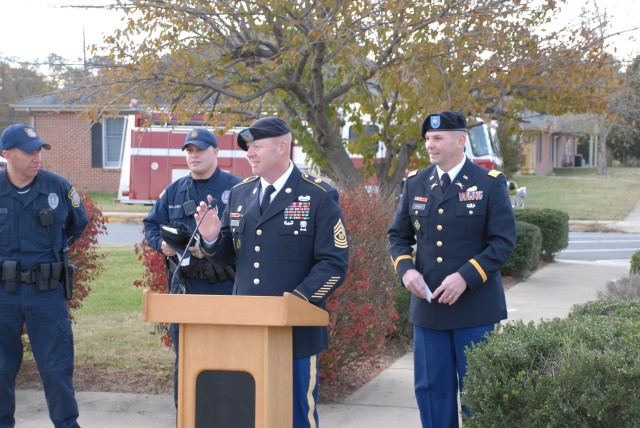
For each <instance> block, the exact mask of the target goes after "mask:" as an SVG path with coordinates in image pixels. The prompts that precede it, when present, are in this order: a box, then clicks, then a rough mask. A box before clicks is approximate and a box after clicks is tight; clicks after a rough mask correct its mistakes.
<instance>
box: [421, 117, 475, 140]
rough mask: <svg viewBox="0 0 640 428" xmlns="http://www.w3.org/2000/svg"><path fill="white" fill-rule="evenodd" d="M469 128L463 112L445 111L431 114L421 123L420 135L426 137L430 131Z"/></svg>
mask: <svg viewBox="0 0 640 428" xmlns="http://www.w3.org/2000/svg"><path fill="white" fill-rule="evenodd" d="M465 129H467V120H466V119H465V118H464V116H463V115H462V113H460V112H457V111H450V110H447V111H443V112H441V113H436V114H430V115H429V116H427V118H426V119H425V120H423V121H422V125H420V136H421V137H422V138H426V137H425V134H426V133H427V132H429V131H464V130H465Z"/></svg>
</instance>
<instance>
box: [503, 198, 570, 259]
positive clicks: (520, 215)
mask: <svg viewBox="0 0 640 428" xmlns="http://www.w3.org/2000/svg"><path fill="white" fill-rule="evenodd" d="M514 215H515V217H516V220H520V221H526V222H527V223H531V224H535V225H536V226H538V227H539V228H540V232H541V233H542V253H541V257H542V258H543V259H544V260H547V261H552V260H553V256H554V254H555V253H557V252H558V251H561V250H564V249H565V248H567V246H569V215H568V214H567V213H565V212H564V211H559V210H554V209H550V208H539V209H533V208H524V209H521V210H515V211H514Z"/></svg>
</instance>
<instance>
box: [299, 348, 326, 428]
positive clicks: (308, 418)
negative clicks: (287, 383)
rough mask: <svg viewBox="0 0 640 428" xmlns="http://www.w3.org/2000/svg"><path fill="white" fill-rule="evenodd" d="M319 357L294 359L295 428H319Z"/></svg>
mask: <svg viewBox="0 0 640 428" xmlns="http://www.w3.org/2000/svg"><path fill="white" fill-rule="evenodd" d="M319 380H320V378H319V375H318V356H317V355H312V356H310V357H305V358H294V359H293V428H317V427H319V426H320V425H319V423H318V408H317V406H316V403H317V402H318V390H319Z"/></svg>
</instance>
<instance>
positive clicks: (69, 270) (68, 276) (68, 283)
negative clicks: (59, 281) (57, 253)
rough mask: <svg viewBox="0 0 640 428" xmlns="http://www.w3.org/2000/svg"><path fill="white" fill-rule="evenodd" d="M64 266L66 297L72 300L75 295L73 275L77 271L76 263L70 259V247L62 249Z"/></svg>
mask: <svg viewBox="0 0 640 428" xmlns="http://www.w3.org/2000/svg"><path fill="white" fill-rule="evenodd" d="M62 267H63V272H62V273H63V282H64V297H65V298H66V299H67V300H71V298H72V297H73V275H74V274H75V272H76V265H74V264H73V263H71V260H70V259H69V248H68V247H67V248H63V249H62Z"/></svg>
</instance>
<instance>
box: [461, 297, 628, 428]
mask: <svg viewBox="0 0 640 428" xmlns="http://www.w3.org/2000/svg"><path fill="white" fill-rule="evenodd" d="M467 357H468V372H467V377H466V380H465V384H464V391H463V394H462V402H463V403H464V404H466V405H467V406H468V407H469V409H470V410H471V412H472V413H473V418H471V419H468V420H466V421H465V427H491V428H500V427H504V428H507V427H509V428H511V427H612V428H613V427H635V426H638V421H640V301H638V300H635V301H627V302H623V301H596V302H590V303H588V304H585V305H582V306H579V307H576V308H574V311H573V312H572V313H571V314H569V316H568V317H567V318H566V319H559V318H556V319H554V320H550V321H543V322H541V323H540V324H539V325H535V324H534V323H533V322H530V323H529V324H526V325H525V324H524V323H522V322H521V321H520V322H517V323H512V324H508V325H506V326H504V327H503V328H502V329H501V333H500V334H493V335H491V336H490V338H489V340H488V341H487V342H486V343H481V344H479V345H476V346H475V347H474V348H473V349H472V350H471V351H470V352H468V353H467Z"/></svg>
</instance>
